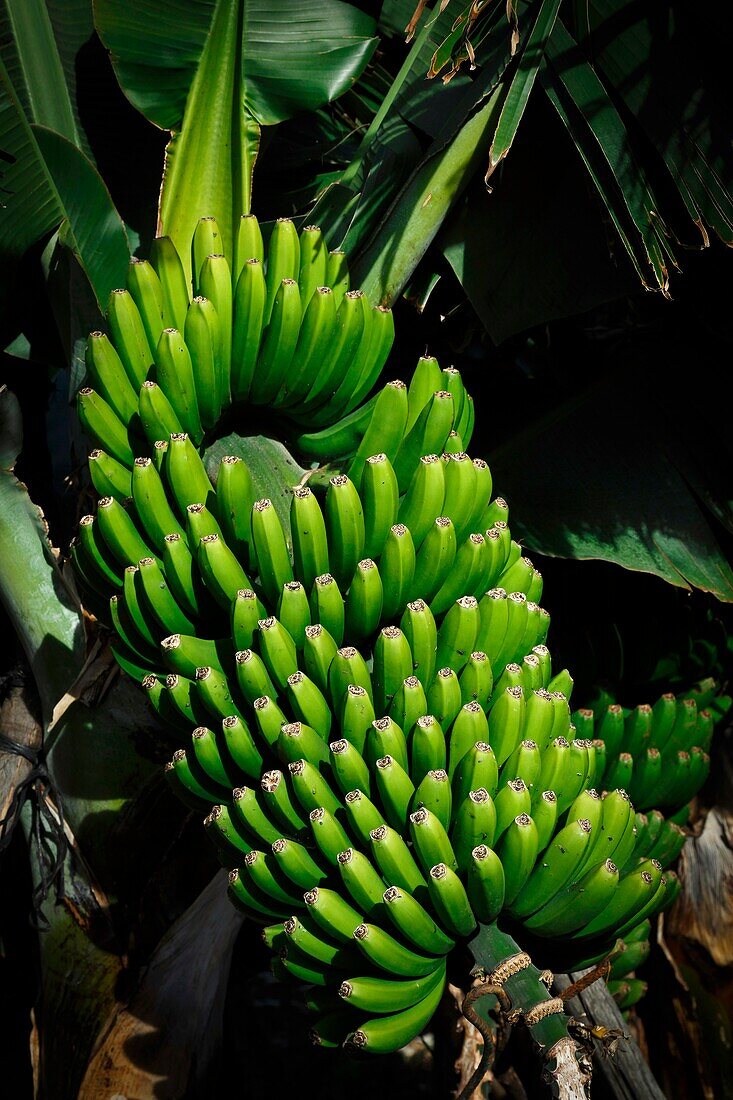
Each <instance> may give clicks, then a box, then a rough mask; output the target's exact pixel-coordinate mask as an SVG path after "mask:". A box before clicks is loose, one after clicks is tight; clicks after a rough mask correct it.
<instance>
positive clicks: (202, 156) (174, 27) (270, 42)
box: [95, 0, 376, 255]
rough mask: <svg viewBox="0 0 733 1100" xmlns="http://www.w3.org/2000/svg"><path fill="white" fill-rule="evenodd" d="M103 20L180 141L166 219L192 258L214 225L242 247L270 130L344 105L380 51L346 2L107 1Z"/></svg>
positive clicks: (125, 82) (142, 106)
mask: <svg viewBox="0 0 733 1100" xmlns="http://www.w3.org/2000/svg"><path fill="white" fill-rule="evenodd" d="M95 17H96V23H97V28H98V30H99V33H100V36H101V38H102V40H103V42H104V43H105V45H106V46H107V48H108V49H109V50H110V51H111V53H112V62H113V64H114V66H115V71H116V73H117V77H118V79H119V82H120V85H121V87H122V89H123V91H124V92H125V94H126V95H127V97H128V98H129V99H130V101H131V102H132V103H133V104H134V105H135V106H136V107H137V108H138V109H139V110H140V111H142V113H143V114H144V115H146V117H147V118H149V119H150V120H151V121H152V122H154V123H156V125H158V126H160V127H161V128H163V129H166V130H171V131H172V132H173V135H174V136H173V139H172V141H171V144H170V146H169V148H168V156H167V163H166V171H165V178H164V182H163V191H162V195H161V206H160V218H161V223H162V226H163V228H164V229H165V231H166V232H167V233H169V234H170V235H171V236H172V237H173V239H174V241H176V243H177V244H178V246H179V250H180V251H181V252H182V253H183V254H185V255H187V253H188V248H189V244H190V240H191V236H192V234H193V229H194V227H195V224H196V221H197V220H198V218H199V217H201V216H203V215H210V214H213V215H214V216H215V217H216V218H217V219H218V221H219V225H220V227H221V230H222V235H223V238H224V245H225V248H226V249H230V248H231V242H232V227H233V224H234V221H235V219H236V218H238V217H239V214H240V213H242V211H246V210H248V209H249V204H250V188H251V176H252V169H253V165H254V159H255V156H256V154H257V148H258V143H259V127H260V126H270V125H273V124H275V123H277V122H281V121H283V120H285V119H287V118H290V117H291V116H292V115H294V114H296V113H298V112H300V111H305V110H314V109H316V108H317V107H320V106H321V105H322V104H324V103H326V102H328V101H330V100H332V99H334V98H336V97H337V96H338V95H340V94H341V93H342V92H344V91H345V90H346V89H348V88H349V87H350V86H351V84H352V83H353V81H354V80H355V79H356V77H358V75H359V73H360V72H361V71H362V70H363V69H364V67H365V65H366V64H367V62H368V60H369V58H370V56H371V54H372V52H373V51H374V47H375V45H376V39H375V38H374V37H373V32H374V20H373V19H372V18H371V17H370V16H368V15H366V14H364V13H363V12H360V11H359V10H358V9H356V8H354V7H351V6H350V5H349V4H345V3H342V2H341V0H321V2H319V3H318V4H317V5H313V4H309V3H307V2H306V0H236V2H234V0H197V2H196V3H191V2H190V0H166V2H164V3H160V4H154V5H151V4H150V3H148V2H146V0H125V2H124V3H121V2H119V0H96V4H95Z"/></svg>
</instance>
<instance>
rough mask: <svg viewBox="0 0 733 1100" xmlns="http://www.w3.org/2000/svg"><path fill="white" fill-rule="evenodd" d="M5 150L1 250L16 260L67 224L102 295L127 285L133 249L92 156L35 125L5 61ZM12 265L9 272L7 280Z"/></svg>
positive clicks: (0, 102)
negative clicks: (26, 110) (126, 279)
mask: <svg viewBox="0 0 733 1100" xmlns="http://www.w3.org/2000/svg"><path fill="white" fill-rule="evenodd" d="M0 149H1V150H2V151H3V155H4V159H5V160H6V162H7V163H6V164H5V165H4V166H3V171H2V188H3V205H2V209H1V210H0V251H2V253H3V256H4V257H5V259H6V260H10V261H12V260H15V259H19V258H20V257H21V256H22V255H23V253H24V252H25V251H26V250H27V249H28V248H29V247H30V246H31V245H33V244H35V243H36V241H38V240H40V239H41V238H42V237H44V236H46V234H48V233H51V232H52V231H53V230H54V229H57V228H58V227H59V226H61V225H63V226H64V235H65V240H66V242H67V243H68V244H69V246H70V247H71V248H72V249H73V251H74V252H75V253H76V255H77V256H78V258H79V261H80V263H81V265H82V267H83V268H84V271H85V273H86V275H87V278H88V279H89V282H90V283H91V285H92V287H93V289H94V293H95V295H96V297H97V301H98V302H99V303H100V305H101V306H104V304H105V303H106V300H107V297H108V295H109V292H110V291H111V290H113V289H114V288H115V287H117V286H120V285H123V284H124V279H125V273H126V269H127V263H128V260H129V250H128V245H127V237H126V235H125V228H124V226H123V224H122V221H121V219H120V216H119V214H118V213H117V211H116V210H115V207H114V204H113V202H112V199H111V198H110V195H109V192H108V191H107V188H106V187H105V184H104V182H103V180H102V178H101V176H100V175H99V174H98V172H97V170H96V168H95V167H94V165H93V164H92V163H91V161H90V160H89V159H88V158H87V157H86V156H85V154H84V153H82V152H81V150H80V149H78V148H77V147H76V146H75V145H74V144H72V142H71V141H69V140H68V139H67V138H65V137H63V136H61V135H60V134H58V133H55V132H54V131H53V130H50V129H48V128H47V127H45V126H39V125H36V124H31V122H30V121H29V119H28V117H27V116H26V113H25V111H24V109H23V106H22V103H21V101H20V99H19V97H18V94H17V92H16V89H15V87H14V85H13V83H12V82H11V80H10V78H9V76H8V73H7V71H6V69H5V67H4V65H3V64H2V61H0ZM9 275H10V269H9V268H7V269H6V270H5V272H4V277H5V278H6V279H7V278H9Z"/></svg>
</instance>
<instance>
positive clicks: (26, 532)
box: [0, 387, 84, 721]
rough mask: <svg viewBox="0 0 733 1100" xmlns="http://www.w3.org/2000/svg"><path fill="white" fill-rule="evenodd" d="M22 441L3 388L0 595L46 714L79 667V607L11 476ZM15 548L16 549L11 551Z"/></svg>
mask: <svg viewBox="0 0 733 1100" xmlns="http://www.w3.org/2000/svg"><path fill="white" fill-rule="evenodd" d="M21 445H22V428H21V417H20V408H19V406H18V402H17V399H16V398H15V396H14V395H13V394H11V393H10V392H9V391H8V390H7V389H5V388H4V387H3V389H2V390H0V459H1V463H0V464H1V466H2V468H1V469H0V544H2V545H3V546H4V547H6V553H5V554H4V555H3V564H2V569H0V599H1V600H2V603H3V605H4V607H5V610H6V612H7V615H8V617H9V619H10V622H11V623H12V625H13V627H14V629H15V631H16V633H17V635H18V637H19V639H20V641H21V643H22V645H23V649H24V650H25V653H26V656H27V658H28V662H29V664H30V666H31V669H32V671H33V674H34V677H35V680H36V686H37V688H38V693H39V696H40V698H41V702H42V705H43V714H44V718H45V720H46V721H49V720H50V718H51V715H52V713H53V709H54V706H55V705H56V703H57V702H58V700H59V699H60V698H61V696H62V695H63V694H64V693H65V692H66V690H67V689H68V688H69V687H70V685H71V683H72V682H73V680H74V679H75V678H76V676H77V674H78V671H79V669H80V667H81V661H82V654H83V651H84V632H83V628H82V621H81V608H80V607H79V605H78V603H77V602H76V600H75V596H74V593H73V592H72V591H70V590H69V588H68V587H67V585H66V582H65V581H64V579H63V577H62V574H61V570H60V569H59V566H58V562H57V560H56V557H55V554H54V552H53V550H52V548H51V546H50V545H49V542H48V538H47V535H46V527H45V521H44V519H43V516H42V515H41V513H40V511H39V509H38V508H37V507H36V506H35V505H34V504H33V502H32V501H31V499H30V497H29V496H28V492H27V490H26V488H25V486H24V485H23V484H22V483H21V482H20V481H18V479H17V478H16V477H15V475H14V474H13V467H14V466H15V462H16V459H17V457H18V455H19V453H20V449H21ZM10 548H12V550H11V549H10Z"/></svg>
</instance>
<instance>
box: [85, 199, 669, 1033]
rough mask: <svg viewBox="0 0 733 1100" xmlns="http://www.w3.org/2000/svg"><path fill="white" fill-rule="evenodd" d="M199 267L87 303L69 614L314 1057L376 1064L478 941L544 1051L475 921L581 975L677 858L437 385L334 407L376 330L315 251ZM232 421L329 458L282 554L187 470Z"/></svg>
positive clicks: (240, 475) (360, 387)
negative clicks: (307, 1030) (554, 629)
mask: <svg viewBox="0 0 733 1100" xmlns="http://www.w3.org/2000/svg"><path fill="white" fill-rule="evenodd" d="M217 248H218V230H217V228H216V223H215V222H214V221H213V219H202V221H201V222H200V223H199V226H198V228H197V230H196V234H195V236H194V239H193V245H192V249H193V260H194V263H193V270H194V272H195V285H194V287H193V288H192V290H193V291H196V292H197V293H196V294H195V296H194V297H193V298H191V296H190V294H189V289H188V287H187V286H186V284H185V280H184V279H183V276H182V266H181V264H180V259H179V257H178V256H177V255H176V253H175V251H174V250H173V248H172V246H171V245H170V242H166V241H165V239H161V240H159V241H158V242H156V249H155V252H154V255H153V258H152V263H151V264H141V263H133V265H132V267H131V269H130V279H129V290H128V291H119V292H116V293H115V294H113V296H112V299H111V302H110V310H109V316H108V320H109V327H110V333H111V337H112V339H111V340H110V339H109V338H108V337H106V336H103V335H101V334H99V333H93V334H92V335H91V337H90V340H89V350H88V355H87V362H88V368H89V374H90V376H91V378H92V380H93V381H94V384H95V389H94V390H92V389H84V390H82V391H81V394H80V396H79V412H80V417H81V419H82V421H83V423H84V425H85V426H86V428H87V429H88V431H89V433H90V435H92V437H93V438H94V440H95V442H96V443H97V448H96V449H95V450H93V451H92V453H91V454H90V470H91V477H92V482H93V484H94V486H95V488H96V490H97V492H98V493H99V495H100V500H99V502H98V507H97V511H96V515H94V516H92V515H89V516H85V517H84V518H83V519H82V520H81V522H80V526H79V533H78V537H77V539H76V541H75V543H74V546H73V548H72V555H73V559H74V563H75V566H76V569H77V574H78V576H79V579H80V582H81V584H82V586H83V588H84V590H85V595H86V597H87V602H88V603H89V605H90V607H91V608H92V609H93V610H95V611H96V612H98V614H99V616H100V617H101V618H103V619H104V621H106V622H108V623H109V624H110V625H111V627H112V628H113V631H114V641H113V650H114V653H115V655H116V658H117V660H118V662H119V664H120V665H121V667H122V668H123V669H125V670H126V671H127V672H128V673H129V674H130V675H132V676H134V677H136V678H137V679H138V680H140V681H141V683H142V685H143V688H144V690H145V691H146V693H147V697H148V699H149V701H150V705H151V706H152V707H153V708H154V709H155V710H156V711H157V713H158V714H159V715H160V716H161V718H162V719H163V720H164V721H165V722H166V723H167V724H168V725H169V726H170V727H171V729H173V730H174V731H175V732H176V736H177V738H178V743H179V745H180V747H179V748H178V749H177V750H176V752H175V753H174V754H173V758H172V760H171V761H170V763H169V764H168V766H167V769H166V775H167V777H168V779H169V781H170V782H171V784H172V785H173V787H174V788H175V790H176V791H177V793H178V794H179V795H180V797H181V799H182V800H183V801H184V802H186V803H187V804H188V805H189V806H190V807H191V808H193V809H194V810H196V811H200V812H201V813H202V814H205V815H206V817H205V826H206V830H207V833H208V835H209V836H210V838H211V840H212V842H213V843H214V845H215V846H216V849H217V851H218V853H219V856H220V858H221V861H222V863H223V864H224V865H225V866H226V867H228V868H229V869H230V885H229V892H230V896H231V898H232V901H233V902H234V904H235V905H237V906H238V907H240V908H241V909H242V910H243V911H244V912H245V913H247V914H248V915H249V916H250V917H251V918H252V919H254V920H256V921H259V922H260V923H261V924H263V926H264V932H263V935H264V938H265V941H266V942H267V943H268V945H269V946H270V947H271V948H272V950H273V952H274V954H275V957H276V969H277V971H278V973H281V974H282V975H283V976H290V977H293V978H296V979H298V980H300V981H302V982H305V983H307V984H308V985H309V986H310V987H311V989H312V992H311V994H310V1003H311V1004H312V1006H313V1008H314V1011H316V1012H317V1013H318V1015H319V1021H318V1023H317V1024H316V1025H315V1028H314V1037H315V1038H316V1041H318V1042H320V1043H321V1044H323V1045H326V1046H334V1045H340V1044H342V1043H344V1042H346V1043H348V1044H351V1045H354V1046H356V1047H358V1048H360V1049H365V1050H368V1051H375V1052H379V1051H388V1050H394V1049H396V1048H398V1047H400V1046H402V1045H404V1043H406V1042H407V1041H409V1040H410V1039H411V1038H412V1037H413V1036H414V1035H416V1034H418V1033H419V1031H420V1030H421V1029H422V1028H423V1027H425V1026H426V1024H427V1022H428V1021H429V1019H430V1017H431V1016H432V1014H433V1012H434V1011H435V1008H436V1006H437V1004H438V1001H439V999H440V997H441V995H442V991H443V989H444V986H445V982H446V979H447V973H448V966H449V965H450V964H452V961H453V960H454V959H456V958H457V957H459V953H458V952H454V948H456V947H458V946H459V945H461V944H467V943H475V944H477V945H478V946H477V947H476V948H475V949H474V948H473V947H472V950H474V954H476V951H478V956H479V957H480V965H481V967H482V969H483V970H485V972H486V973H487V974H491V975H492V976H493V980H495V981H501V982H506V989H507V992H508V993H509V994H510V995H511V997H512V998H513V1001H514V1003H515V1005H516V1006H517V1007H518V1008H519V1009H520V1010H521V1011H523V1012H524V1015H525V1019H526V1022H527V1024H528V1026H529V1027H530V1030H531V1031H532V1034H533V1036H534V1037H535V1039H536V1040H537V1041H538V1042H539V1043H540V1044H541V1045H544V1046H546V1047H548V1048H549V1047H551V1046H552V1045H553V1044H554V1043H555V1042H556V1041H557V1040H558V1038H560V1037H561V1036H562V1035H564V1034H565V1024H564V1022H563V1021H564V1017H563V1013H562V1005H561V1003H560V1002H557V1001H555V1000H553V999H552V998H550V996H549V994H548V992H547V989H546V987H545V986H544V985H543V984H542V982H541V980H540V977H541V976H540V973H539V971H537V970H536V968H534V967H533V966H532V964H531V962H530V960H529V957H528V956H527V955H525V954H524V953H523V952H521V951H520V949H519V947H518V946H517V942H516V941H515V939H514V938H513V937H512V936H509V935H508V934H507V933H505V932H504V931H503V930H500V929H499V928H498V926H497V924H496V921H497V918H499V917H500V916H501V918H502V922H508V923H509V926H510V927H511V928H513V929H515V930H516V934H517V935H518V936H520V938H521V937H523V936H526V937H527V938H528V939H532V940H533V941H534V942H538V941H544V942H545V943H546V944H548V945H551V944H552V943H561V944H562V945H563V948H564V950H565V954H566V956H567V954H568V952H569V953H570V955H571V956H572V958H573V959H574V960H575V963H576V965H581V964H583V963H584V962H588V961H591V960H593V959H597V958H600V957H602V956H603V955H604V954H605V953H606V952H607V951H608V949H609V946H610V945H612V944H613V942H614V941H615V939H616V937H617V936H621V937H623V936H624V935H626V933H627V932H629V931H630V930H632V929H634V928H636V927H637V926H638V925H639V924H640V923H642V922H644V921H645V920H647V919H648V918H649V917H650V916H651V915H652V914H654V913H656V912H658V911H659V910H660V909H662V908H663V907H664V906H665V905H667V904H669V903H670V901H671V900H672V899H673V898H674V896H675V891H676V888H677V885H676V879H675V877H674V875H673V873H666V874H665V867H667V866H669V864H670V863H671V862H672V860H673V859H674V857H675V855H676V854H677V852H678V850H679V845H680V843H681V838H683V833H682V830H681V828H680V827H679V825H677V824H676V823H675V822H674V821H671V822H665V821H664V819H663V818H662V819H661V823H658V820H657V818H661V815H660V814H657V815H656V816H655V811H652V813H650V814H648V815H640V814H636V813H635V811H634V808H633V806H632V804H631V802H630V800H629V797H628V796H627V794H626V793H625V791H624V790H623V789H622V784H621V783H617V782H609V775H611V777H612V776H613V769H612V768H611V771H609V763H608V762H609V760H615V759H616V757H617V756H619V752H620V742H619V743H618V744H617V745H616V746H615V748H614V747H613V746H612V748H613V751H609V749H608V745H607V739H608V737H609V733H608V731H607V730H606V729H605V727H604V725H603V723H601V725H600V727H599V729H597V730H594V729H592V728H591V729H590V733H591V734H594V733H595V735H596V736H595V739H593V737H592V736H588V732H589V729H588V723H589V722H591V723H592V721H595V719H594V716H593V714H592V712H590V716H591V717H590V719H589V718H588V714H587V713H586V712H576V715H575V716H574V717H575V723H574V722H573V716H572V715H571V710H570V704H569V699H570V695H571V692H572V687H573V683H572V679H571V677H570V675H569V673H568V672H567V670H560V671H558V672H554V671H553V668H552V661H551V655H550V651H549V649H548V648H547V646H546V644H545V641H546V637H547V631H548V627H549V615H548V614H547V612H546V611H545V610H544V609H543V608H542V607H541V606H540V602H539V601H540V599H541V595H542V577H541V574H540V573H539V572H538V570H536V569H535V567H534V565H533V563H532V562H531V561H530V560H529V559H528V558H527V557H525V556H523V554H522V549H521V547H520V546H519V544H518V543H517V542H515V541H514V540H512V538H511V533H510V529H509V526H508V508H507V505H506V502H505V501H503V500H501V499H500V498H496V499H492V488H493V486H492V478H491V472H490V470H489V467H488V466H487V464H486V463H485V462H483V461H482V460H480V459H472V458H470V457H469V455H468V454H467V453H466V451H465V447H466V446H467V445H468V442H469V440H470V438H471V433H472V430H473V402H472V400H471V398H470V396H469V395H468V394H467V393H466V391H465V388H464V386H463V382H462V380H461V377H460V374H459V373H458V372H457V371H455V370H452V369H447V370H441V369H440V367H439V365H438V363H437V361H436V360H435V359H433V358H431V357H424V358H422V359H421V360H420V361H419V363H418V365H417V368H416V370H415V372H414V374H413V377H412V379H411V381H410V383H409V385H405V383H403V382H401V381H394V382H390V383H388V384H387V385H385V386H384V387H383V388H382V389H381V390H379V391H378V392H377V394H376V395H375V396H374V397H373V398H372V399H371V400H370V401H368V402H367V403H366V404H365V405H362V406H361V407H359V403H360V401H361V400H362V398H364V397H365V396H367V394H368V393H369V391H370V390H371V388H372V386H373V384H374V381H375V379H376V377H377V375H378V373H379V371H380V370H381V367H382V365H383V363H384V360H385V358H386V355H387V352H388V350H389V345H390V343H391V339H392V331H391V318H390V317H389V315H388V314H387V313H385V311H379V310H377V311H373V310H369V311H367V310H365V306H364V302H363V300H362V298H361V297H360V296H359V295H358V294H356V295H352V294H350V292H348V291H347V287H348V277H347V275H346V267H345V261H344V259H343V257H341V256H340V255H339V254H337V255H336V258H334V254H330V255H329V254H327V253H326V251H325V245H324V244H323V240H322V236H321V235H320V231H318V230H314V229H310V228H309V229H305V230H303V231H302V233H301V234H300V236H298V235H297V233H296V232H295V230H294V228H293V226H292V223H290V222H288V221H287V220H283V221H280V222H278V223H276V225H275V227H274V228H273V231H272V235H271V237H270V241H269V246H268V251H267V264H266V265H263V255H264V248H263V245H262V239H261V236H260V232H259V227H258V226H257V223H256V221H255V220H254V219H252V218H251V217H246V218H243V219H242V223H241V226H240V233H239V237H238V240H237V247H236V250H235V257H234V260H233V265H232V267H231V270H230V268H229V266H228V262H227V260H226V259H225V258H224V257H223V256H221V255H220V253H219V252H218V251H217ZM324 265H325V266H324ZM263 267H264V270H263ZM324 287H325V288H326V289H325V290H324ZM346 303H349V304H348V306H347V305H346ZM354 303H356V304H354ZM357 309H358V310H361V314H360V320H359V323H358V324H357V323H356V322H353V324H354V325H355V329H354V330H353V331H358V333H359V339H358V340H357V339H356V337H354V336H353V331H352V330H351V329H350V328H349V325H351V324H352V321H350V320H348V318H353V317H354V316H356V311H357ZM334 318H335V320H334ZM339 318H340V320H339ZM164 326H168V327H164ZM347 330H348V332H350V333H351V336H349V335H348V334H347ZM352 337H353V339H352ZM338 349H340V350H338ZM324 364H325V365H324ZM151 366H152V368H153V369H152V374H151ZM234 402H237V403H239V402H247V403H248V404H252V405H259V406H262V407H269V408H272V409H274V410H275V411H282V412H283V414H284V415H286V416H287V417H289V418H290V420H291V422H297V421H300V422H301V423H305V422H307V425H308V427H309V428H315V429H316V430H315V431H310V432H309V433H304V432H302V431H300V434H298V435H297V438H296V444H297V446H298V447H299V449H300V451H301V453H303V454H305V455H307V456H308V457H311V458H317V459H324V458H331V457H333V456H340V457H342V458H343V460H344V461H343V462H342V463H340V468H341V469H343V471H344V472H343V473H339V474H336V475H335V476H333V477H331V478H330V481H329V482H328V485H327V486H326V487H325V488H324V489H323V490H322V491H318V490H317V491H313V490H311V489H310V488H309V487H308V486H307V485H299V486H297V487H295V488H294V489H293V490H292V492H291V495H290V506H289V507H290V512H289V525H288V524H284V523H283V522H282V521H281V518H280V516H279V514H278V511H277V510H276V508H275V505H274V504H273V502H272V501H271V500H269V499H256V493H255V490H254V483H253V478H252V474H251V472H250V470H249V469H248V467H247V465H246V463H244V462H243V461H242V460H241V459H239V458H236V457H230V456H228V457H225V458H223V459H222V460H221V463H220V466H219V469H218V472H217V475H216V478H215V479H214V480H213V481H212V480H211V479H210V477H209V474H208V472H207V469H206V467H205V465H204V463H203V461H202V457H201V445H202V441H203V439H204V436H205V435H206V434H207V433H212V432H214V430H215V429H216V427H217V425H218V424H219V422H220V420H221V418H222V416H224V415H225V413H226V410H227V408H228V406H229V405H230V404H232V403H234ZM298 431H299V429H298ZM288 527H289V529H288ZM622 732H623V726H622ZM672 732H673V730H672V731H670V737H671V736H672ZM676 740H677V738H676V735H675V745H676ZM599 791H601V792H602V793H598V792H599ZM680 791H681V785H680V784H677V785H676V786H674V795H675V797H678V796H679V792H680ZM644 805H647V802H645V803H644ZM517 960H519V961H517Z"/></svg>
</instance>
